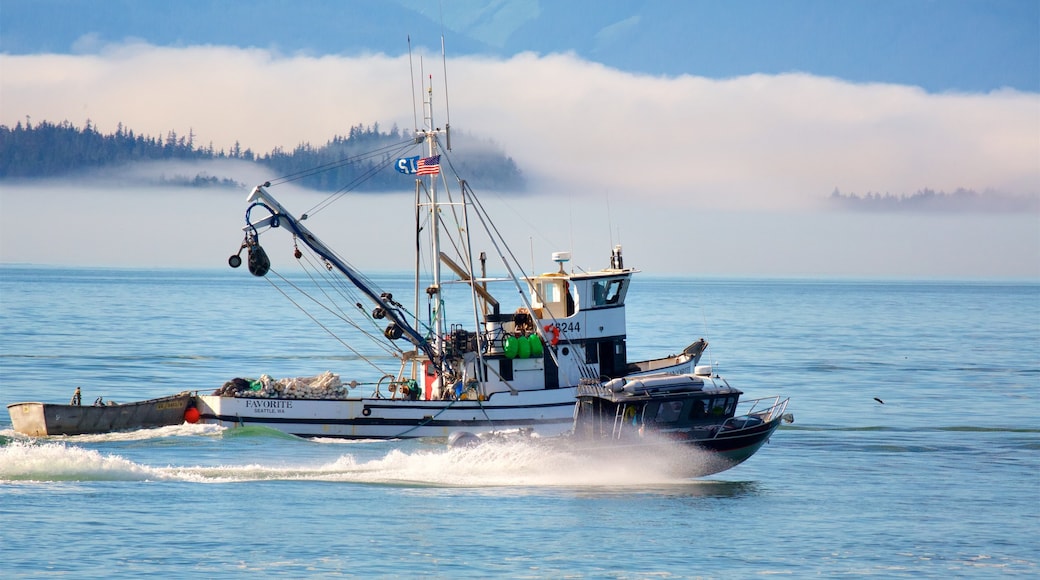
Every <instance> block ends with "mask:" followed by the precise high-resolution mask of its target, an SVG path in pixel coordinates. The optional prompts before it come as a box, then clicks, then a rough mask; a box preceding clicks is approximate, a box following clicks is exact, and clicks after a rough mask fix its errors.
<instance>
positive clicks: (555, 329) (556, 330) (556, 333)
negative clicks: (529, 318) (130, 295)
mask: <svg viewBox="0 0 1040 580" xmlns="http://www.w3.org/2000/svg"><path fill="white" fill-rule="evenodd" d="M542 328H544V329H545V331H546V332H551V333H552V339H551V340H550V341H549V344H551V345H553V346H556V345H557V344H559V342H560V327H559V326H556V325H555V324H546V325H545V326H544V327H542Z"/></svg>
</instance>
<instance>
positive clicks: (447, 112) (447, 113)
mask: <svg viewBox="0 0 1040 580" xmlns="http://www.w3.org/2000/svg"><path fill="white" fill-rule="evenodd" d="M441 67H442V68H443V69H444V121H445V123H444V140H445V147H447V149H448V151H451V107H450V106H449V105H448V94H449V93H450V92H451V91H449V90H448V57H447V56H446V55H445V52H444V33H443V32H442V33H441Z"/></svg>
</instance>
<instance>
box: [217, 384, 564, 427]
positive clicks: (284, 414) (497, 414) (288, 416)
mask: <svg viewBox="0 0 1040 580" xmlns="http://www.w3.org/2000/svg"><path fill="white" fill-rule="evenodd" d="M197 401H198V403H197V404H198V409H199V413H200V420H201V421H202V422H205V423H216V424H219V425H223V426H225V427H241V426H263V427H268V428H272V429H277V430H279V431H284V432H286V433H290V434H292V435H297V436H299V437H334V438H342V439H411V438H417V437H445V438H446V437H448V436H449V435H450V434H451V433H453V432H456V431H468V432H473V433H484V432H490V431H498V430H503V429H531V430H532V431H533V432H535V433H538V434H539V435H541V436H556V435H560V434H563V433H566V432H567V431H569V430H570V428H571V425H572V423H573V421H574V402H575V389H574V388H573V387H571V388H567V387H564V388H559V389H541V390H537V391H520V392H518V393H517V394H515V395H513V394H510V393H496V394H495V395H493V396H492V397H490V398H489V399H488V400H486V401H477V400H453V401H422V400H418V401H416V400H407V399H388V398H387V399H380V398H353V399H345V400H330V399H323V400H310V399H266V398H251V397H226V396H217V395H200V396H199V397H198V398H197Z"/></svg>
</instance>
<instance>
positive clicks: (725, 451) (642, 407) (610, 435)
mask: <svg viewBox="0 0 1040 580" xmlns="http://www.w3.org/2000/svg"><path fill="white" fill-rule="evenodd" d="M742 394H743V393H742V392H741V391H739V390H737V389H735V388H733V387H731V386H730V385H729V383H727V382H726V380H725V379H723V378H722V377H720V376H719V375H717V374H712V372H711V366H709V365H699V366H697V367H696V370H695V372H694V373H683V374H670V373H657V374H647V375H641V376H633V377H621V378H615V379H611V380H608V381H606V382H602V381H594V380H586V381H583V382H582V383H581V384H580V385H578V387H577V393H576V397H577V405H576V407H575V410H574V423H573V428H572V430H571V432H570V433H568V434H566V435H564V436H560V437H554V438H548V439H542V440H541V441H540V443H544V444H545V445H549V446H552V447H554V448H558V446H563V447H565V448H566V449H568V450H571V451H575V452H577V453H579V454H588V455H592V456H595V457H600V458H602V457H608V458H609V457H627V458H633V457H642V458H651V457H654V458H657V460H661V459H662V458H663V459H665V460H667V461H668V462H670V464H669V465H668V466H667V471H668V472H669V473H672V474H674V475H678V476H682V477H700V476H704V475H711V474H713V473H719V472H720V471H725V470H727V469H730V468H731V467H734V466H736V465H738V464H740V463H742V462H744V461H745V460H747V459H748V458H749V457H751V456H752V455H754V454H755V452H756V451H758V450H759V448H761V447H762V446H763V445H765V444H766V443H767V442H768V441H769V438H770V436H771V435H772V434H773V432H774V431H776V429H777V427H779V426H780V424H781V423H782V422H788V423H790V422H793V421H794V417H793V416H792V415H791V414H790V413H785V411H786V410H787V404H788V402H789V399H786V398H781V397H779V396H775V397H767V398H762V399H750V400H745V401H741V400H740V395H742ZM517 435H519V436H520V437H522V438H523V439H525V440H528V441H533V439H531V433H530V432H528V431H523V430H522V431H520V432H519V433H491V434H486V433H485V434H479V435H478V434H475V433H469V432H456V433H452V435H451V437H449V439H448V444H449V445H450V446H451V447H468V446H472V445H478V444H480V443H482V442H485V441H496V440H497V441H502V440H511V439H513V438H515V437H516V436H517ZM658 464H659V461H658Z"/></svg>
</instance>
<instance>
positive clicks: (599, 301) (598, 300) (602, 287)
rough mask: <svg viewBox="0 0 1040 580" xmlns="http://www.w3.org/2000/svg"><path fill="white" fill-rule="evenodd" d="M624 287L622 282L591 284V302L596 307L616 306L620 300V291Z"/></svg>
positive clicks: (612, 281)
mask: <svg viewBox="0 0 1040 580" xmlns="http://www.w3.org/2000/svg"><path fill="white" fill-rule="evenodd" d="M624 287H625V281H624V280H610V281H607V282H593V284H592V302H593V303H594V304H595V305H596V306H605V305H607V304H617V303H618V300H620V299H621V291H622V290H623V289H624Z"/></svg>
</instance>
